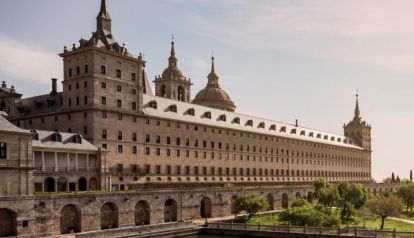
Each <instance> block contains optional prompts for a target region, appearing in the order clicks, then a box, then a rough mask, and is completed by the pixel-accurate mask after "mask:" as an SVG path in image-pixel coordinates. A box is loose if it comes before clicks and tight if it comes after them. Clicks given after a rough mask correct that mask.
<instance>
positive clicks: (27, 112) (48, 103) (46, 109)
mask: <svg viewBox="0 0 414 238" xmlns="http://www.w3.org/2000/svg"><path fill="white" fill-rule="evenodd" d="M62 100H63V93H62V92H59V93H57V94H56V95H54V96H51V95H50V94H44V95H39V96H35V97H30V98H23V99H22V100H21V102H20V105H19V106H18V110H19V112H20V113H22V114H23V115H24V116H31V115H36V114H44V113H51V112H57V111H59V110H60V108H61V107H62Z"/></svg>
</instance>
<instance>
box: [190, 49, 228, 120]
mask: <svg viewBox="0 0 414 238" xmlns="http://www.w3.org/2000/svg"><path fill="white" fill-rule="evenodd" d="M207 79H208V82H207V86H206V87H205V88H204V89H202V90H201V91H200V92H198V93H197V95H196V97H195V98H194V100H193V103H195V104H199V105H203V106H207V107H213V108H217V109H221V110H225V111H230V112H234V110H235V109H236V105H235V104H234V102H233V101H232V100H231V99H230V96H229V95H228V94H227V93H226V91H224V90H223V89H221V88H220V85H219V82H218V80H219V77H218V76H217V74H216V71H215V68H214V56H212V57H211V70H210V73H209V74H208V75H207Z"/></svg>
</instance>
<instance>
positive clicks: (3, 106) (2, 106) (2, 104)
mask: <svg viewBox="0 0 414 238" xmlns="http://www.w3.org/2000/svg"><path fill="white" fill-rule="evenodd" d="M0 111H6V102H5V101H1V102H0Z"/></svg>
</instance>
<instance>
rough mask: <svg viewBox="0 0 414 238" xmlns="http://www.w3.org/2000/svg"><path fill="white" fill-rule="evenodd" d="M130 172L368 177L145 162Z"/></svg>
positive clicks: (365, 174) (363, 174) (118, 170)
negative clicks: (164, 164) (152, 165)
mask: <svg viewBox="0 0 414 238" xmlns="http://www.w3.org/2000/svg"><path fill="white" fill-rule="evenodd" d="M123 167H124V166H123V164H117V166H116V167H115V171H114V172H116V173H124V172H127V171H124V168H123ZM173 168H174V170H173ZM130 172H131V173H134V174H143V175H145V174H152V173H154V174H158V175H161V174H165V175H171V174H175V175H182V174H184V175H209V176H215V175H218V176H224V175H225V176H230V175H232V176H237V175H240V176H244V175H246V176H301V177H308V176H309V177H318V176H325V177H345V176H353V177H369V176H370V173H369V172H358V171H326V170H289V169H262V168H258V169H256V168H230V167H225V168H223V167H206V166H203V167H199V166H193V167H190V166H180V165H177V166H174V167H173V166H171V165H166V166H164V170H162V166H161V165H155V166H154V167H153V168H151V165H149V164H147V165H145V166H144V168H142V169H141V168H140V167H139V166H138V165H131V166H130Z"/></svg>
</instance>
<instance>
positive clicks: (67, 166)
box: [66, 153, 70, 184]
mask: <svg viewBox="0 0 414 238" xmlns="http://www.w3.org/2000/svg"><path fill="white" fill-rule="evenodd" d="M66 158H67V162H66V170H67V171H69V170H70V153H67V154H66ZM68 184H69V183H68Z"/></svg>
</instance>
